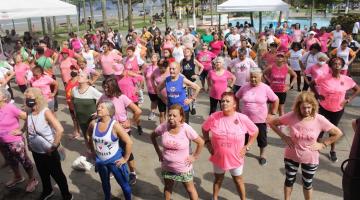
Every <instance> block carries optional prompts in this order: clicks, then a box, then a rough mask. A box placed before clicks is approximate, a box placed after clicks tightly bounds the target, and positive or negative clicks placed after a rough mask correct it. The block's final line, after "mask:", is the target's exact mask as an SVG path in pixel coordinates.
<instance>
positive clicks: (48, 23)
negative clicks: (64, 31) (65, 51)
mask: <svg viewBox="0 0 360 200" xmlns="http://www.w3.org/2000/svg"><path fill="white" fill-rule="evenodd" d="M46 25H47V30H48V36H49V38H50V45H51V46H52V41H53V31H52V27H51V18H50V17H46Z"/></svg>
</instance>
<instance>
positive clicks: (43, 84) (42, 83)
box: [30, 74, 54, 102]
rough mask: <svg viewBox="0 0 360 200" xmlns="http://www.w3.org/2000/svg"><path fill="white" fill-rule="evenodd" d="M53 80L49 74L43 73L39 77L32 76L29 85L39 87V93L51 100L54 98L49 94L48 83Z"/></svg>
mask: <svg viewBox="0 0 360 200" xmlns="http://www.w3.org/2000/svg"><path fill="white" fill-rule="evenodd" d="M53 82H54V79H52V78H51V77H50V76H48V75H46V74H44V75H42V76H41V77H40V78H39V79H35V77H33V78H32V79H31V80H30V83H31V86H32V87H36V88H39V89H40V90H41V93H42V94H43V95H44V97H45V99H46V100H47V101H48V102H49V101H52V100H53V99H54V98H53V97H52V96H51V89H50V85H51V84H52V83H53Z"/></svg>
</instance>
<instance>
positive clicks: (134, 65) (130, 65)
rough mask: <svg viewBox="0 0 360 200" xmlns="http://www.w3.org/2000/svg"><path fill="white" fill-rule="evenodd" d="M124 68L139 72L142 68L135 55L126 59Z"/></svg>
mask: <svg viewBox="0 0 360 200" xmlns="http://www.w3.org/2000/svg"><path fill="white" fill-rule="evenodd" d="M124 69H126V70H130V71H133V72H138V71H139V70H140V68H139V63H138V60H137V58H136V57H135V56H134V57H132V58H129V57H126V58H125V60H124Z"/></svg>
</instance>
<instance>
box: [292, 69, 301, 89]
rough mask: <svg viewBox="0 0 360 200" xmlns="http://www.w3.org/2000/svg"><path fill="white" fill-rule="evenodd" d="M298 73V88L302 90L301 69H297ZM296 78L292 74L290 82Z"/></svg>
mask: <svg viewBox="0 0 360 200" xmlns="http://www.w3.org/2000/svg"><path fill="white" fill-rule="evenodd" d="M295 73H296V76H297V77H296V84H297V89H298V90H301V89H300V87H301V71H295ZM293 80H294V77H293V76H291V77H290V82H292V81H293Z"/></svg>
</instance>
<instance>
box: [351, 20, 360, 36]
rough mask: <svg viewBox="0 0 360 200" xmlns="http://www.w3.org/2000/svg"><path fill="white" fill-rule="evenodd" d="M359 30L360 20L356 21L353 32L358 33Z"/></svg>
mask: <svg viewBox="0 0 360 200" xmlns="http://www.w3.org/2000/svg"><path fill="white" fill-rule="evenodd" d="M359 31H360V22H355V24H354V28H353V31H352V33H353V34H358V33H359Z"/></svg>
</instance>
